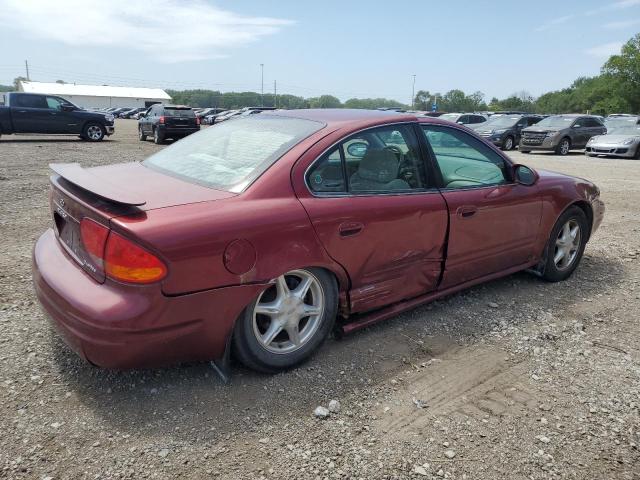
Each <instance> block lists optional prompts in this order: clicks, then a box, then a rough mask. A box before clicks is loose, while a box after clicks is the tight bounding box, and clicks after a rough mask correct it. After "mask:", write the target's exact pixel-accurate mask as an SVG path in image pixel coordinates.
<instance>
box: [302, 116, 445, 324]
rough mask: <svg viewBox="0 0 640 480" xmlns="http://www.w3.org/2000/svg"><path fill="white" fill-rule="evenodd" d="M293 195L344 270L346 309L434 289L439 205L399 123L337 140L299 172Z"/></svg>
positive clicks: (412, 141) (407, 129)
mask: <svg viewBox="0 0 640 480" xmlns="http://www.w3.org/2000/svg"><path fill="white" fill-rule="evenodd" d="M301 184H302V182H299V184H298V187H297V188H296V193H297V194H298V197H299V199H300V201H301V202H302V204H303V206H304V208H305V209H306V211H307V213H308V214H309V218H310V219H311V222H312V224H313V226H314V228H315V230H316V233H317V235H318V237H319V239H320V241H321V242H322V244H323V245H324V247H325V249H326V250H327V252H328V253H329V255H330V256H331V257H332V258H333V259H334V260H335V261H336V262H338V263H340V264H341V265H342V266H343V267H344V269H345V270H346V271H347V273H348V275H349V278H350V281H351V286H350V290H349V299H350V306H351V311H352V312H362V311H366V310H371V309H374V308H378V307H381V306H384V305H387V304H390V303H393V302H397V301H399V300H403V299H407V298H411V297H415V296H418V295H421V294H423V293H426V292H429V291H432V290H434V289H435V288H436V287H437V284H438V281H439V279H440V275H441V269H442V261H443V255H444V242H445V238H446V230H447V207H446V205H445V202H444V199H443V198H442V195H440V193H439V192H438V190H437V189H435V188H434V179H433V178H430V175H428V174H427V169H426V168H425V162H424V158H423V157H422V155H421V153H420V147H419V144H418V141H417V138H416V135H415V131H414V129H413V124H410V123H404V124H396V125H391V126H384V127H377V128H373V129H369V130H365V131H363V132H360V133H357V134H355V135H352V136H350V137H349V138H347V139H345V140H344V141H342V142H341V143H339V144H338V145H336V146H334V147H333V148H331V149H330V150H329V151H327V152H326V153H325V154H324V155H322V156H321V157H320V158H318V159H317V160H316V161H315V162H314V163H313V164H312V165H311V167H309V169H308V170H307V173H306V175H305V184H304V187H300V185H301Z"/></svg>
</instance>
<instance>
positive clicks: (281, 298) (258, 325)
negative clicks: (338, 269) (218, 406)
mask: <svg viewBox="0 0 640 480" xmlns="http://www.w3.org/2000/svg"><path fill="white" fill-rule="evenodd" d="M337 308H338V286H337V283H336V280H335V278H333V276H332V275H330V274H329V273H328V272H326V271H325V270H322V269H318V268H308V269H300V270H292V271H290V272H287V273H285V274H284V275H281V276H280V277H278V278H277V279H276V281H275V283H274V285H272V286H270V287H269V288H267V289H266V290H265V291H264V292H263V293H261V294H260V295H259V296H258V298H257V299H256V300H255V301H253V302H252V303H251V304H250V305H249V306H248V307H247V308H245V309H244V311H243V312H242V314H241V315H240V317H239V318H238V321H237V322H236V326H235V330H234V334H233V350H234V353H235V355H236V357H237V358H238V360H240V361H241V362H242V363H243V364H244V365H245V366H247V367H249V368H251V369H253V370H258V371H261V372H266V373H275V372H277V371H280V370H284V369H287V368H291V367H294V366H296V365H297V364H299V363H301V362H302V361H304V360H306V359H307V358H308V357H309V356H310V355H311V354H312V353H313V352H314V351H315V350H317V349H318V347H320V345H321V344H322V342H323V341H324V340H325V338H326V337H327V336H328V334H329V332H330V331H331V329H332V328H333V324H334V322H335V318H336V313H337Z"/></svg>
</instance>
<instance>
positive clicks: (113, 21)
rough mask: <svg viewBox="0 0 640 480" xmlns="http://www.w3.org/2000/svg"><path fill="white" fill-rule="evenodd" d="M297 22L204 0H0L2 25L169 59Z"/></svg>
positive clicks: (216, 50) (215, 50)
mask: <svg viewBox="0 0 640 480" xmlns="http://www.w3.org/2000/svg"><path fill="white" fill-rule="evenodd" d="M292 23H293V22H292V21H290V20H284V19H277V18H269V17H250V16H245V15H239V14H236V13H233V12H230V11H228V10H223V9H221V8H218V7H216V6H213V5H211V4H209V3H206V2H205V1H203V0H154V1H153V2H140V1H135V0H108V1H103V2H87V1H86V0H56V1H51V0H30V1H24V0H0V24H2V28H8V27H9V28H13V29H14V30H18V31H20V32H22V33H23V34H25V35H29V36H30V37H36V38H41V39H43V40H49V41H56V42H60V43H64V44H66V45H71V46H74V47H96V46H97V47H114V48H127V49H132V50H138V51H141V52H144V53H146V54H148V55H150V56H152V57H154V58H156V59H157V60H160V61H163V62H167V63H174V62H182V61H192V60H203V59H208V58H219V57H224V56H226V54H227V50H228V49H231V48H234V47H240V46H244V45H247V44H249V43H251V42H255V41H257V40H259V39H260V38H262V37H264V36H266V35H272V34H275V33H277V32H278V31H280V30H281V29H282V28H283V27H285V26H287V25H291V24H292Z"/></svg>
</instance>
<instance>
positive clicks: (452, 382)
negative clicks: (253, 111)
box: [0, 120, 640, 480]
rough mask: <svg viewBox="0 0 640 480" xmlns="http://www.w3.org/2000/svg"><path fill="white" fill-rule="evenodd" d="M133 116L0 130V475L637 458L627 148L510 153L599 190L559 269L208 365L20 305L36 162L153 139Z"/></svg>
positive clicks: (38, 229) (625, 469)
mask: <svg viewBox="0 0 640 480" xmlns="http://www.w3.org/2000/svg"><path fill="white" fill-rule="evenodd" d="M135 125H136V124H135V122H134V121H129V120H122V121H118V123H117V126H116V134H115V135H114V136H113V137H111V138H110V139H109V140H107V141H104V142H102V143H99V144H90V143H85V142H82V141H79V140H78V139H76V138H69V139H67V138H65V139H51V138H43V137H7V136H5V137H2V139H0V199H1V200H0V239H1V246H2V249H1V255H0V478H20V479H22V478H24V479H33V478H35V479H44V478H48V479H61V478H73V479H75V478H95V479H111V478H194V479H195V478H198V479H200V478H216V479H217V478H221V479H257V478H267V479H288V478H299V479H316V478H318V479H325V478H326V479H337V478H353V479H365V480H369V479H404V478H412V479H413V478H426V479H429V478H436V479H439V478H450V479H492V480H493V479H543V478H544V479H547V478H566V479H638V478H640V452H639V451H638V445H639V444H640V412H639V409H640V325H639V320H640V315H639V313H638V312H639V311H640V213H639V211H638V206H639V205H640V161H623V160H612V159H590V158H587V157H585V156H584V155H583V154H582V153H575V154H572V155H570V156H569V157H566V158H559V157H556V156H553V155H549V154H544V153H543V154H531V155H521V154H519V153H517V152H515V153H513V152H512V153H511V155H512V157H513V158H514V159H515V160H516V161H518V162H522V163H527V164H529V165H531V166H533V167H536V168H547V169H551V170H556V171H560V172H566V173H569V174H573V175H578V176H582V177H586V178H588V179H591V180H593V181H595V182H596V183H597V184H598V186H599V187H600V189H601V191H602V198H603V199H604V201H605V202H606V204H607V213H606V216H605V219H604V222H603V224H602V226H601V227H600V230H599V231H598V232H597V233H596V234H595V236H594V237H593V239H592V241H591V242H590V243H589V245H588V247H587V250H586V253H585V257H584V259H583V261H582V264H581V266H580V267H579V268H578V270H577V271H576V273H575V275H574V276H573V277H572V278H571V279H569V280H568V281H566V282H563V283H559V284H549V283H545V282H542V281H541V280H539V279H537V278H535V277H533V276H531V275H529V274H526V273H520V274H516V275H512V276H510V277H507V278H504V279H501V280H497V281H494V282H491V283H488V284H486V285H483V286H480V287H476V288H473V289H470V290H467V291H465V292H463V293H460V294H458V295H454V296H451V297H449V298H447V299H445V300H443V301H438V302H434V303H432V304H430V305H426V306H424V307H421V308H417V309H415V310H413V311H411V312H408V313H405V314H402V315H399V316H398V317H396V318H394V319H392V320H390V321H387V322H384V323H381V324H378V325H376V326H374V327H372V328H369V329H367V330H364V331H361V332H357V333H355V334H353V335H351V336H348V337H346V338H344V339H342V340H340V341H337V340H333V339H331V340H329V341H328V342H326V343H325V345H324V346H323V348H322V349H321V351H320V352H319V353H318V354H317V355H316V356H314V357H313V358H312V359H311V360H310V361H309V362H307V363H306V364H305V365H303V366H302V367H300V368H298V369H295V370H293V371H290V372H287V373H283V374H279V375H275V376H265V375H258V374H255V373H252V372H249V371H247V370H245V369H243V368H241V367H240V366H237V365H236V366H234V368H233V378H232V382H231V384H230V385H222V384H221V382H220V381H219V379H218V378H217V376H216V374H215V372H214V370H213V369H212V368H211V367H210V365H208V364H195V365H186V366H178V367H174V368H169V369H163V370H147V371H132V372H113V371H104V370H99V369H96V368H94V367H91V366H90V365H88V364H86V363H83V362H82V361H81V360H80V359H79V358H77V357H76V356H75V355H74V354H73V353H72V352H71V351H70V350H69V349H68V348H67V347H66V346H65V345H64V343H62V342H61V340H60V339H59V338H58V337H57V336H56V335H55V333H53V332H52V329H51V327H50V326H49V324H48V322H47V321H46V319H45V317H44V316H43V314H42V313H41V311H40V309H39V307H38V305H37V302H36V299H35V295H34V292H33V289H32V284H31V273H30V265H31V260H30V255H31V249H32V246H33V244H34V242H35V240H36V239H37V237H38V236H39V235H40V234H41V233H42V232H43V231H44V230H45V229H46V228H48V227H49V225H50V213H49V210H48V206H47V189H48V175H49V170H48V168H47V165H48V163H50V162H79V163H81V164H82V165H84V166H91V165H99V164H107V163H115V162H124V161H135V160H141V159H143V158H145V157H146V156H147V155H149V154H151V153H153V152H154V151H157V150H158V149H159V148H163V147H159V146H156V145H154V144H152V143H151V142H144V143H143V142H139V141H138V139H137V137H136V130H135V128H136V127H135ZM332 399H335V400H338V401H339V402H340V409H339V412H337V413H332V414H331V415H330V416H329V417H328V418H327V419H324V420H321V419H318V418H316V417H315V416H314V415H313V411H314V409H315V408H316V407H317V406H319V405H323V406H327V405H328V403H329V401H330V400H332Z"/></svg>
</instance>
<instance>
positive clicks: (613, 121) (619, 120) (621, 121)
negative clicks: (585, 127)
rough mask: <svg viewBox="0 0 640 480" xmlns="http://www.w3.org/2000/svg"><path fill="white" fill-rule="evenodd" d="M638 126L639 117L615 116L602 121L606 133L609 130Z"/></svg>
mask: <svg viewBox="0 0 640 480" xmlns="http://www.w3.org/2000/svg"><path fill="white" fill-rule="evenodd" d="M639 124H640V115H626V114H615V115H609V116H608V117H607V118H605V119H604V126H605V127H607V132H608V131H610V130H615V129H616V128H620V127H627V126H629V125H639Z"/></svg>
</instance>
